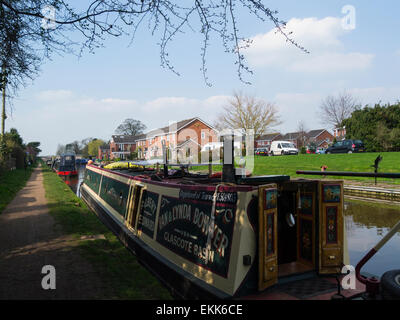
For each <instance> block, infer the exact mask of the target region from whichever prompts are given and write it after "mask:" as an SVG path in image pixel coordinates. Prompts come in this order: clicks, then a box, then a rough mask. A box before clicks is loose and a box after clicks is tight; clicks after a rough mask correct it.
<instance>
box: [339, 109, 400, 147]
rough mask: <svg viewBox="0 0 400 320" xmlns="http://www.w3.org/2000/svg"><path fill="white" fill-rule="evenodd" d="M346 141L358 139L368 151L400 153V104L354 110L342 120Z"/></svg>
mask: <svg viewBox="0 0 400 320" xmlns="http://www.w3.org/2000/svg"><path fill="white" fill-rule="evenodd" d="M342 125H344V126H346V138H347V139H359V140H362V141H363V142H364V145H365V148H366V150H368V151H373V152H382V151H400V104H399V103H398V104H394V105H383V106H381V105H379V104H376V105H375V106H374V107H373V108H372V107H368V106H367V107H365V108H363V109H359V110H356V111H354V112H353V113H352V115H351V117H350V118H348V119H346V120H344V121H343V123H342Z"/></svg>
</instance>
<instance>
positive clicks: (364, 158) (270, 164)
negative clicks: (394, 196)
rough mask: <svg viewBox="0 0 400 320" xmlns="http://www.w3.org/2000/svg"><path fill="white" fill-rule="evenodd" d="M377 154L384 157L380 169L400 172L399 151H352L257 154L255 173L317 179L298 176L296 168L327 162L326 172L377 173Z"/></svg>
mask: <svg viewBox="0 0 400 320" xmlns="http://www.w3.org/2000/svg"><path fill="white" fill-rule="evenodd" d="M378 155H381V156H382V157H383V159H382V161H381V162H380V164H379V172H389V173H390V172H400V152H381V153H352V154H346V153H344V154H300V155H297V156H276V157H262V156H256V157H255V161H254V162H255V166H254V174H255V175H264V174H285V175H289V176H291V177H308V178H314V179H315V178H318V176H305V175H297V174H296V170H312V171H320V170H321V166H323V165H326V166H327V167H328V168H327V171H355V172H374V169H373V168H372V165H373V164H374V161H375V159H376V157H377V156H378ZM326 179H343V180H354V181H363V182H371V183H372V182H374V178H364V177H330V176H327V178H326ZM378 181H379V182H389V183H397V184H400V181H399V179H397V180H396V179H382V178H378Z"/></svg>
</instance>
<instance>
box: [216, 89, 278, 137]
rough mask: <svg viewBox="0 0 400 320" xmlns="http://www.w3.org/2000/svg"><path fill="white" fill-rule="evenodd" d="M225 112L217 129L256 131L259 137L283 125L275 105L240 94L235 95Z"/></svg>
mask: <svg viewBox="0 0 400 320" xmlns="http://www.w3.org/2000/svg"><path fill="white" fill-rule="evenodd" d="M223 110H224V111H223V112H222V113H221V114H219V115H218V118H217V120H216V122H215V127H216V128H217V129H224V128H229V129H242V130H246V129H254V136H255V137H258V136H259V135H262V134H264V133H267V131H269V130H270V129H271V128H273V127H275V126H277V125H279V124H281V121H280V120H279V116H278V111H277V109H276V107H275V105H273V104H272V103H269V102H266V101H264V100H262V99H258V98H255V97H253V96H250V95H245V94H242V93H240V92H239V93H238V92H235V93H234V94H233V97H232V98H231V99H229V100H228V104H227V105H226V106H224V107H223Z"/></svg>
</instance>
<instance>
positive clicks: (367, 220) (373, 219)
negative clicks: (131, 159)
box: [65, 165, 400, 277]
mask: <svg viewBox="0 0 400 320" xmlns="http://www.w3.org/2000/svg"><path fill="white" fill-rule="evenodd" d="M77 169H78V176H77V177H73V178H66V179H67V180H66V181H65V182H66V183H67V184H68V185H69V186H70V187H71V189H72V190H73V191H74V192H75V193H76V195H77V196H80V192H79V187H80V185H81V182H82V181H83V179H84V173H85V165H82V166H79V167H78V168H77ZM344 208H345V222H346V235H347V247H348V254H349V260H350V264H351V265H353V266H354V267H355V266H356V264H357V263H358V261H360V260H361V258H362V257H363V256H364V255H365V254H366V253H367V252H368V251H369V250H370V249H371V248H373V247H374V246H375V245H376V244H377V243H378V242H379V240H380V239H382V237H383V236H384V235H385V234H386V233H387V232H388V231H389V230H390V229H391V228H392V227H393V226H394V225H395V224H396V222H397V221H399V220H400V205H397V206H396V205H391V206H388V205H386V204H380V203H378V202H366V201H352V200H348V199H346V201H345V205H344ZM392 269H400V232H399V233H397V234H396V235H395V236H394V237H393V238H392V239H391V240H390V241H389V242H388V243H386V244H385V245H384V246H383V248H382V249H381V250H380V251H379V252H378V253H377V254H375V256H374V257H372V258H371V260H370V261H369V262H367V263H366V264H365V266H364V267H363V268H362V271H363V272H366V273H370V274H372V275H376V276H379V277H380V276H382V274H383V273H384V272H385V271H387V270H392Z"/></svg>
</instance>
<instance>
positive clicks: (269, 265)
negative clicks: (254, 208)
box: [258, 184, 278, 291]
mask: <svg viewBox="0 0 400 320" xmlns="http://www.w3.org/2000/svg"><path fill="white" fill-rule="evenodd" d="M277 204H278V192H277V187H276V184H269V185H264V186H260V187H259V189H258V223H259V234H258V243H259V246H258V248H259V252H258V255H259V268H258V279H259V280H258V289H259V290H260V291H261V290H264V289H266V288H268V287H270V286H272V285H273V284H275V283H276V282H277V281H278V258H277V257H278V255H277V216H278V209H277Z"/></svg>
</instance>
